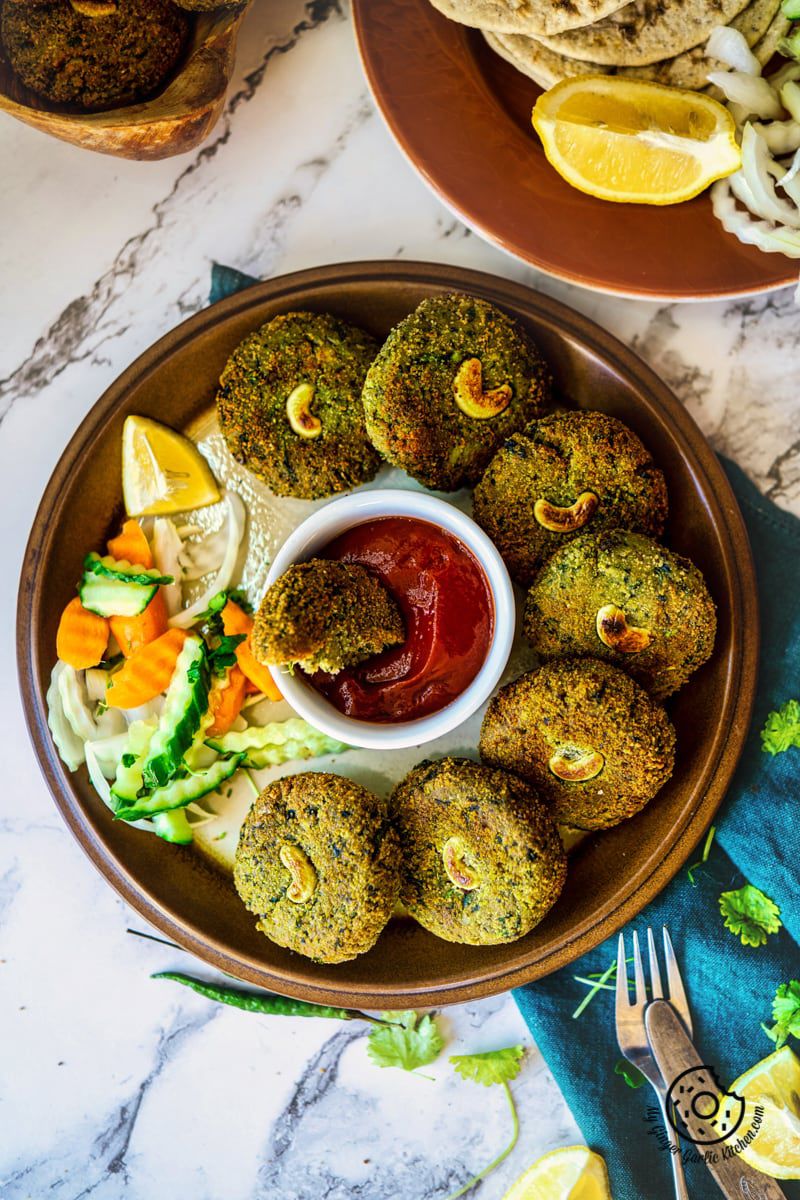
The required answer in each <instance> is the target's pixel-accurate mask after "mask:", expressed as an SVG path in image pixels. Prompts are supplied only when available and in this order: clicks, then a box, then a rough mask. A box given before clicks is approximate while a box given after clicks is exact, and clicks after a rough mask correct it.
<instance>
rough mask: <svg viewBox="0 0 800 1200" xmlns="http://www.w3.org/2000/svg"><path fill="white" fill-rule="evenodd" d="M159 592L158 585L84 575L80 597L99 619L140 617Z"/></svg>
mask: <svg viewBox="0 0 800 1200" xmlns="http://www.w3.org/2000/svg"><path fill="white" fill-rule="evenodd" d="M157 591H158V584H157V583H154V584H152V585H148V586H145V585H144V584H141V583H136V582H134V583H122V582H121V581H120V580H119V579H101V578H99V576H97V575H84V577H83V579H82V580H81V585H80V588H79V589H78V595H79V596H80V598H81V604H82V605H83V607H84V608H88V609H89V612H93V613H97V615H98V617H138V615H139V613H143V612H144V610H145V609H146V608H147V606H148V604H149V603H150V601H151V600H152V599H153V596H155V594H156V592H157Z"/></svg>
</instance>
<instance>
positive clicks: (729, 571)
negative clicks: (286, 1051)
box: [17, 262, 758, 1008]
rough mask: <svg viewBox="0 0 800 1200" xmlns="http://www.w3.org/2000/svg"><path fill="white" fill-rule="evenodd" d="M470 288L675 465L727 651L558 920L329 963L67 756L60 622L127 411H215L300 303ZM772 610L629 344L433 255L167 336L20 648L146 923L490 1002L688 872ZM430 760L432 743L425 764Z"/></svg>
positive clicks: (104, 435) (71, 459)
mask: <svg viewBox="0 0 800 1200" xmlns="http://www.w3.org/2000/svg"><path fill="white" fill-rule="evenodd" d="M452 289H458V290H463V291H468V292H472V293H473V294H475V295H477V296H483V297H485V298H486V299H487V300H490V301H493V302H494V303H496V304H498V305H500V306H501V307H503V308H505V309H506V310H507V311H508V312H510V313H512V314H514V315H515V316H516V317H518V318H519V320H520V321H522V322H523V324H524V325H525V326H527V328H528V329H529V330H530V332H531V333H532V334H533V336H534V337H535V339H536V340H537V342H538V344H539V345H540V347H541V349H542V351H543V353H544V354H545V356H546V357H547V359H548V361H549V362H550V364H551V366H552V368H553V371H554V373H555V376H556V380H557V384H558V386H559V389H560V390H561V392H562V394H563V395H564V396H565V397H568V398H569V399H570V400H571V401H572V402H574V403H575V404H576V405H578V406H581V407H587V408H599V409H603V410H605V411H606V412H609V413H613V414H614V415H616V416H618V417H620V418H622V420H624V421H625V422H627V423H628V424H629V425H630V426H631V427H632V428H633V429H634V430H635V431H636V432H637V433H638V434H639V435H640V436H641V437H642V439H643V440H644V442H645V444H646V445H647V446H648V447H649V449H650V450H651V451H652V453H653V455H654V456H655V458H656V460H657V461H658V462H659V463H660V464H661V466H662V467H663V469H664V471H665V473H666V477H667V481H668V485H669V492H670V500H671V517H670V529H669V541H670V544H671V545H672V546H673V547H674V548H675V549H676V550H678V551H680V552H681V553H683V554H688V555H689V556H690V557H691V558H692V559H693V560H694V561H695V562H696V563H697V564H698V565H699V566H700V567H701V569H702V571H703V573H704V574H705V577H706V579H707V580H708V584H709V587H710V589H711V593H712V595H713V596H714V598H715V600H716V603H717V606H718V612H719V632H718V635H717V643H716V648H715V650H714V655H713V657H712V659H711V660H710V662H709V663H707V664H706V666H704V667H703V668H702V670H700V671H699V672H698V673H697V675H696V676H695V677H694V678H693V679H692V681H691V683H690V684H689V685H688V686H687V687H685V688H684V689H683V691H681V692H680V693H679V695H678V696H677V697H676V698H675V700H674V701H672V702H671V704H670V709H671V715H672V718H673V720H674V722H675V725H676V728H677V733H678V761H677V767H676V771H675V775H674V778H673V779H672V780H671V781H670V783H669V784H668V785H667V786H666V787H665V788H664V790H663V791H662V792H661V793H660V794H659V796H658V797H657V798H656V799H655V800H654V801H653V802H652V803H651V804H650V805H649V806H648V807H647V808H646V809H645V810H644V811H643V812H641V813H640V814H639V815H638V816H637V817H635V818H634V819H633V820H631V821H626V822H625V823H624V824H623V825H619V826H618V827H617V828H616V829H612V830H610V831H608V832H606V833H603V834H601V835H595V836H593V837H591V838H589V839H588V840H587V841H586V842H584V843H583V844H582V845H581V846H579V847H578V849H577V850H576V851H575V852H574V853H573V855H572V856H571V867H570V873H569V879H568V882H567V886H566V889H565V891H564V894H563V896H562V898H561V900H560V901H559V903H558V904H557V905H556V907H555V908H554V909H553V911H552V912H551V913H550V914H549V916H548V917H547V918H546V919H545V921H544V922H542V924H541V925H540V926H539V927H538V928H537V929H535V930H534V931H533V932H532V933H530V934H529V935H528V936H527V937H525V938H523V939H522V940H521V941H518V942H515V943H513V944H511V945H507V946H492V947H470V946H458V945H451V944H449V943H447V942H443V941H439V940H438V939H437V938H435V937H433V936H432V935H431V934H429V933H426V932H425V931H424V930H423V929H421V928H420V927H419V926H417V925H416V924H414V923H413V922H411V921H407V920H402V921H393V922H391V924H390V925H389V927H388V929H387V930H386V931H385V932H384V934H383V935H382V936H381V938H380V940H379V942H378V944H377V946H376V947H375V948H374V949H373V950H371V951H370V953H369V954H366V955H364V956H363V957H361V958H358V959H356V960H355V961H354V962H350V963H343V964H340V965H337V966H319V965H316V964H314V963H312V962H309V961H308V960H307V959H304V958H301V957H300V956H298V955H294V954H291V953H289V952H288V951H286V950H282V949H280V948H279V947H278V946H274V945H272V943H270V942H269V941H267V939H266V938H264V937H263V936H262V935H261V934H259V933H258V932H257V931H256V928H255V922H254V919H253V917H251V916H250V914H249V913H248V912H247V911H246V909H245V908H244V906H243V905H242V904H241V902H240V901H239V899H238V898H237V896H236V893H235V892H234V890H233V886H232V884H231V883H230V882H229V881H228V880H227V879H226V878H224V877H222V876H220V875H217V874H216V873H215V871H214V870H213V869H212V868H211V867H209V866H208V865H206V863H205V862H204V861H203V860H202V859H201V858H200V856H199V855H198V854H197V853H195V852H193V851H191V850H186V849H181V848H179V847H177V846H172V845H168V844H167V843H165V842H161V841H159V840H158V839H157V838H155V837H152V836H150V835H146V834H142V833H140V832H138V831H136V830H133V829H131V828H129V827H128V826H126V825H124V824H123V823H122V822H114V821H113V820H112V817H111V814H110V813H109V812H108V810H107V809H106V808H105V807H104V805H103V804H102V802H101V801H100V799H99V798H98V797H97V796H96V795H95V793H94V792H93V790H92V788H91V786H90V784H89V781H88V779H87V776H86V774H85V771H84V770H83V769H82V770H81V771H80V772H79V773H77V774H74V775H72V774H70V772H69V771H68V770H67V769H66V767H64V766H63V764H62V763H61V761H60V759H59V757H58V754H57V752H56V750H55V748H54V746H53V743H52V740H51V738H50V733H49V730H48V728H47V712H46V705H45V692H46V689H47V686H48V681H49V676H50V671H51V668H52V666H53V663H54V659H55V636H56V627H57V624H58V619H59V615H60V613H61V610H62V609H63V607H64V605H65V604H66V603H67V601H68V600H69V599H70V597H71V596H72V595H74V589H75V580H76V579H77V578H78V576H79V574H80V566H81V562H82V560H83V558H84V556H85V554H86V553H87V551H88V550H89V549H91V548H92V547H93V546H97V545H100V544H101V543H102V542H103V540H104V538H105V536H106V535H107V533H108V531H109V528H110V526H111V524H112V522H113V520H114V518H115V516H117V515H118V514H119V510H120V507H121V484H120V437H121V431H122V423H123V421H124V419H125V417H126V416H127V415H128V414H129V413H141V414H145V415H147V416H150V417H155V418H156V419H158V420H161V421H165V422H168V423H169V424H170V425H173V426H175V427H176V428H181V427H185V426H187V425H188V424H189V423H190V422H191V421H192V419H193V418H194V417H196V416H197V415H198V413H200V412H201V411H202V410H203V409H204V408H206V407H207V406H208V405H209V404H210V403H211V402H213V398H214V393H215V386H216V382H217V379H218V377H219V374H220V371H221V369H222V367H223V365H224V363H225V361H226V358H227V357H228V355H229V354H230V353H231V351H232V350H233V348H234V347H235V346H236V344H237V343H238V342H239V341H240V339H241V338H242V337H244V336H245V334H247V333H249V332H250V331H251V330H253V329H254V328H256V327H257V326H258V325H259V324H261V323H262V322H263V321H266V320H268V319H269V318H270V317H273V316H275V315H276V314H277V313H281V312H286V311H288V310H292V309H311V310H314V309H318V310H323V311H333V312H335V313H337V314H338V315H339V316H341V317H344V318H346V319H349V320H352V321H355V322H357V323H358V324H360V325H363V326H365V327H366V328H367V329H369V330H371V331H372V333H374V334H375V335H377V336H378V337H383V336H384V335H385V334H386V333H387V332H388V330H389V329H390V328H391V327H392V325H394V324H395V323H396V322H397V321H398V320H399V319H400V318H401V317H403V316H405V314H406V313H408V312H409V311H410V310H411V309H413V308H414V307H415V306H416V305H417V304H418V303H419V302H420V301H421V300H423V299H424V298H426V297H428V296H431V295H435V294H437V293H440V292H442V291H447V290H452ZM757 648H758V613H757V601H756V588H755V578H754V574H753V566H752V560H751V556H750V548H749V544H748V540H747V534H746V531H745V528H744V525H743V523H742V518H741V515H740V513H739V510H738V507H737V505H736V501H735V499H734V496H733V494H732V492H731V489H730V487H729V485H728V482H727V479H726V477H725V475H724V473H723V471H722V468H721V467H720V464H719V462H718V461H717V459H716V457H715V455H714V453H713V452H712V450H711V448H710V446H709V445H708V443H707V442H706V440H705V438H704V437H703V435H702V434H701V432H700V430H699V429H698V428H697V426H696V425H695V423H694V421H693V420H692V418H691V417H690V416H689V415H688V414H687V413H686V411H685V410H684V409H683V408H682V407H681V405H680V404H679V403H678V401H677V400H676V399H675V397H674V396H673V394H672V393H671V392H670V391H669V389H668V388H666V387H665V386H664V384H663V383H661V382H660V381H659V380H658V379H657V377H656V376H655V375H654V374H653V373H652V371H650V370H649V368H648V367H646V366H645V365H644V363H642V362H641V361H640V360H639V359H638V358H636V356H635V355H634V354H632V353H631V351H629V350H627V349H626V348H625V347H624V346H622V345H621V344H620V343H619V342H618V341H616V340H615V339H614V338H613V337H611V336H610V335H609V334H607V333H604V332H603V331H602V330H601V329H599V328H598V327H597V326H596V325H594V324H593V323H592V322H591V321H588V320H587V319H586V318H585V317H582V316H579V315H578V314H577V313H575V312H573V311H572V310H570V309H568V308H566V307H565V306H564V305H562V304H558V303H557V302H556V301H554V300H551V299H549V298H548V297H546V296H542V295H539V294H538V293H536V292H533V291H530V290H528V289H527V288H524V287H521V286H520V285H518V284H513V283H508V282H506V281H505V280H502V279H498V278H495V277H494V276H490V275H484V274H481V273H478V272H474V271H465V270H459V269H456V268H453V267H447V266H439V265H433V264H427V263H396V262H367V263H355V264H350V265H343V266H329V267H322V268H319V269H316V270H311V271H302V272H299V273H297V274H293V275H286V276H283V277H281V278H277V279H273V280H270V281H269V282H267V283H263V284H259V285H257V286H255V287H252V288H249V289H247V290H246V291H244V292H241V293H239V294H238V295H236V296H232V297H230V298H229V299H227V300H224V301H223V302H222V303H220V304H217V305H214V307H213V308H209V309H207V310H205V311H204V312H201V313H199V314H198V315H197V316H194V317H192V318H191V319H190V320H188V321H186V322H185V323H184V324H182V325H179V326H178V328H177V329H174V330H172V332H171V333H168V334H167V335H166V336H165V337H163V338H161V340H160V341H158V342H157V343H156V344H155V345H154V346H152V347H151V348H150V349H149V350H148V351H147V352H146V353H145V354H143V355H142V356H141V358H139V359H138V360H137V361H136V362H135V363H134V364H133V365H132V366H131V367H129V368H128V370H127V371H125V372H124V374H123V375H121V376H120V378H119V379H118V380H117V381H116V383H114V384H113V385H112V386H111V387H110V388H109V389H108V391H107V392H106V393H105V395H103V396H102V397H101V399H100V400H98V402H97V404H95V406H94V408H93V409H92V410H91V412H90V413H89V415H88V416H87V417H86V419H85V420H84V422H83V423H82V425H81V426H80V428H79V429H78V431H77V433H76V434H75V436H74V437H73V439H72V441H71V442H70V443H69V445H68V447H67V449H66V450H65V452H64V454H63V456H62V458H61V460H60V462H59V464H58V466H57V467H56V469H55V472H54V473H53V477H52V479H51V480H50V482H49V484H48V486H47V489H46V491H45V494H44V497H43V499H42V502H41V505H40V507H39V511H38V513H37V515H36V519H35V521H34V525H33V530H32V532H31V536H30V541H29V544H28V548H27V552H26V556H25V562H24V566H23V570H22V577H21V582H20V591H19V602H18V626H17V655H18V663H19V675H20V685H21V689H22V696H23V700H24V704H25V710H26V715H27V720H28V725H29V729H30V733H31V737H32V739H33V744H34V747H35V750H36V753H37V755H38V757H39V761H40V764H41V768H42V771H43V772H44V775H45V778H46V779H47V783H48V785H49V787H50V790H51V791H52V793H53V796H54V798H55V801H56V804H57V805H58V807H59V809H60V810H61V813H62V815H63V816H64V818H65V820H66V822H67V824H68V825H69V827H70V829H71V830H72V832H73V833H74V834H75V836H76V838H77V839H78V841H79V842H80V844H81V845H82V847H83V848H84V850H85V851H86V853H87V854H88V855H89V857H90V858H91V859H92V861H93V862H94V863H95V865H96V866H97V867H99V869H100V870H101V871H102V873H103V874H104V875H105V877H106V878H107V879H108V881H109V882H110V883H111V884H112V885H113V886H114V887H115V888H116V889H117V891H118V892H119V893H120V894H121V895H122V896H123V897H124V898H125V900H127V901H128V903H129V904H131V905H132V906H133V908H135V909H136V910H137V911H138V912H139V913H140V914H141V915H142V916H143V917H145V918H146V919H147V920H148V921H150V922H151V923H152V924H153V925H155V926H156V927H157V928H158V929H159V930H161V932H162V933H164V934H166V935H167V936H168V937H170V938H172V939H174V940H175V941H176V942H179V943H180V944H181V945H182V946H185V947H186V948H187V949H188V950H191V951H192V952H193V953H195V954H196V955H197V956H198V957H200V958H202V959H204V960H205V961H207V962H208V963H210V964H212V965H213V966H215V967H218V968H220V969H221V970H224V971H227V972H229V973H230V974H232V975H235V976H237V977H238V978H240V979H244V980H248V981H249V982H251V983H255V984H260V985H261V986H262V987H266V988H270V989H273V990H276V991H279V992H283V993H287V994H289V995H292V996H299V997H302V998H305V999H310V1000H317V1001H323V1002H330V1003H335V1004H341V1005H346V1006H350V1007H366V1008H393V1007H399V1008H405V1007H408V1006H410V1005H419V1004H442V1003H448V1002H454V1001H457V1000H466V999H470V998H474V997H477V996H486V995H491V994H492V993H495V992H499V991H502V990H504V989H505V988H509V987H511V986H514V985H516V984H521V983H525V982H526V981H528V980H531V979H535V978H537V977H538V976H541V975H545V974H547V973H548V972H549V971H553V970H555V969H556V968H557V967H561V966H563V965H564V964H565V963H568V962H571V961H572V960H573V959H574V958H576V957H577V956H578V955H580V954H582V953H583V952H584V951H586V950H589V949H590V948H591V947H593V946H595V945H597V943H598V942H600V941H601V940H602V939H604V938H606V937H608V935H609V934H611V933H613V932H614V931H615V930H616V929H618V928H619V927H620V926H621V925H622V924H623V923H624V922H625V921H628V920H629V919H630V918H631V917H633V916H635V915H636V914H637V913H638V912H639V911H640V909H641V908H642V907H643V906H644V905H645V904H646V903H647V901H648V900H650V899H651V898H652V897H653V896H654V895H655V894H656V892H658V891H659V889H660V888H662V887H663V886H664V885H665V884H666V883H667V881H668V880H669V879H670V878H671V877H672V876H673V875H674V874H675V872H676V871H677V870H678V868H679V867H680V866H681V864H682V863H683V862H684V861H685V859H686V858H687V856H688V855H689V853H690V852H691V851H692V849H693V848H694V846H695V844H696V843H697V842H698V840H699V839H700V837H701V836H702V834H703V833H704V831H705V830H706V828H707V826H708V825H709V823H710V821H711V819H712V816H713V814H714V812H715V810H716V809H717V807H718V805H719V803H720V801H721V800H722V797H723V796H724V794H725V789H726V788H727V786H728V783H729V782H730V779H731V776H732V774H733V770H734V768H735V766H736V762H737V760H738V758H739V754H740V751H741V749H742V745H743V742H744V738H745V735H746V732H747V728H748V723H749V719H750V714H751V708H752V703H753V696H754V690H755V682H756V664H757V654H758V649H757ZM420 756H421V757H422V754H421V755H420Z"/></svg>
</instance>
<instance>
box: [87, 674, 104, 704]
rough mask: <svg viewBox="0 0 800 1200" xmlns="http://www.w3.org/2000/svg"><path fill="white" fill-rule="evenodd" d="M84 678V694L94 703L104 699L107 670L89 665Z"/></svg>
mask: <svg viewBox="0 0 800 1200" xmlns="http://www.w3.org/2000/svg"><path fill="white" fill-rule="evenodd" d="M84 678H85V682H86V694H87V696H88V697H89V699H90V700H91V701H92V702H93V703H94V704H97V703H98V701H100V700H102V701H105V698H106V684H107V683H108V671H104V670H102V668H100V667H89V669H88V671H86V673H85V676H84Z"/></svg>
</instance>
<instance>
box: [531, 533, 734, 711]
mask: <svg viewBox="0 0 800 1200" xmlns="http://www.w3.org/2000/svg"><path fill="white" fill-rule="evenodd" d="M716 627H717V618H716V610H715V607H714V601H713V600H712V599H711V596H710V594H709V591H708V588H707V587H706V583H705V580H704V579H703V576H702V575H701V573H700V571H699V570H698V569H697V567H696V566H695V565H694V564H693V563H691V562H690V561H689V559H688V558H682V557H681V556H680V555H678V554H673V553H671V551H669V550H666V549H665V548H664V547H663V546H660V545H658V543H656V542H654V541H651V539H650V538H647V537H645V536H644V535H643V534H640V533H631V532H630V531H629V530H625V529H610V530H604V531H603V532H601V533H596V534H595V533H585V534H582V535H581V536H580V537H576V538H575V539H574V540H573V541H571V542H568V543H567V545H566V546H564V547H563V548H562V549H561V550H557V551H556V553H555V554H554V555H553V556H552V558H550V559H549V560H548V562H546V563H545V565H544V566H543V567H542V568H541V570H540V571H539V573H538V575H537V576H536V578H535V579H534V581H533V583H532V585H531V588H530V590H529V592H528V596H527V599H526V602H525V611H524V616H523V631H524V633H525V636H526V637H527V638H528V640H529V642H530V643H531V645H532V646H533V648H534V650H535V651H536V652H537V654H539V655H540V657H541V658H543V659H552V658H564V657H567V656H571V655H583V654H589V655H592V656H594V657H597V658H604V659H608V660H609V661H610V662H613V663H615V664H616V665H617V666H618V667H621V668H622V669H623V670H624V671H627V673H628V674H629V675H632V676H633V678H634V679H636V680H638V682H639V683H641V684H642V686H643V687H644V688H646V690H647V691H648V692H650V694H651V695H652V696H657V697H659V698H662V699H663V698H664V697H665V696H671V695H672V693H673V692H676V691H677V690H678V688H680V687H681V686H682V685H683V684H684V683H685V682H686V680H687V679H688V678H689V676H690V675H691V674H692V672H693V671H696V670H697V668H698V667H700V666H702V664H703V663H704V662H705V661H706V659H708V658H709V656H710V655H711V652H712V650H713V648H714V638H715V635H716Z"/></svg>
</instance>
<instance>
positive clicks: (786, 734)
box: [761, 700, 800, 755]
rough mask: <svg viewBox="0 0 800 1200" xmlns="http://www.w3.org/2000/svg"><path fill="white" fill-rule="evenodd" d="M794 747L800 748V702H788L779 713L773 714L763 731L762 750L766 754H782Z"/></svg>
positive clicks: (768, 718)
mask: <svg viewBox="0 0 800 1200" xmlns="http://www.w3.org/2000/svg"><path fill="white" fill-rule="evenodd" d="M792 746H799V747H800V701H798V700H787V701H786V703H785V704H784V705H782V707H781V708H779V709H778V710H777V712H771V713H770V714H769V716H768V717H767V720H766V722H765V724H764V728H763V729H762V730H761V749H762V750H763V751H765V753H766V754H772V755H775V754H782V753H783V751H784V750H788V749H790V747H792Z"/></svg>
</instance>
